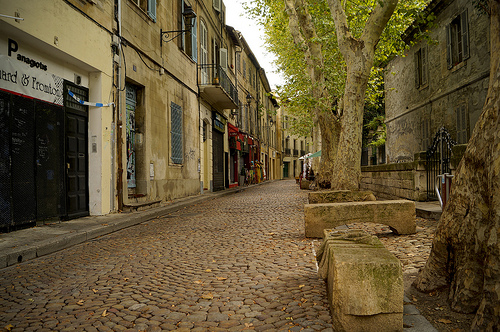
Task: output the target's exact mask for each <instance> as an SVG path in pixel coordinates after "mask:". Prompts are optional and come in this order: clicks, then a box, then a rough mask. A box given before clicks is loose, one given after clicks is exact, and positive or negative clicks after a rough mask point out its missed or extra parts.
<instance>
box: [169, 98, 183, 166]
mask: <svg viewBox="0 0 500 332" xmlns="http://www.w3.org/2000/svg"><path fill="white" fill-rule="evenodd" d="M170 111H171V112H170V113H171V114H170V120H171V128H170V133H171V145H172V157H171V159H172V162H173V163H174V164H182V152H183V149H182V107H181V106H179V105H177V104H176V103H174V102H172V103H171V104H170Z"/></svg>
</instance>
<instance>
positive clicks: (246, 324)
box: [245, 323, 253, 327]
mask: <svg viewBox="0 0 500 332" xmlns="http://www.w3.org/2000/svg"><path fill="white" fill-rule="evenodd" d="M245 326H246V327H250V326H253V324H252V323H245Z"/></svg>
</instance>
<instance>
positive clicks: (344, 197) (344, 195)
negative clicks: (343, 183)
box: [309, 190, 376, 204]
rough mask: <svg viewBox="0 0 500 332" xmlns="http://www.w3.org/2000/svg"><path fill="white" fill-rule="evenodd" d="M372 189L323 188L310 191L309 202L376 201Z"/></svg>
mask: <svg viewBox="0 0 500 332" xmlns="http://www.w3.org/2000/svg"><path fill="white" fill-rule="evenodd" d="M374 200H376V198H375V196H374V195H373V193H372V192H371V191H356V190H322V191H314V192H311V193H309V204H319V203H340V202H359V201H374Z"/></svg>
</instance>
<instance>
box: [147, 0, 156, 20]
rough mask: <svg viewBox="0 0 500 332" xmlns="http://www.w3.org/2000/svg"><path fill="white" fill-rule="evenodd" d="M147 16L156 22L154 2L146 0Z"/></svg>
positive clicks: (153, 0) (154, 0)
mask: <svg viewBox="0 0 500 332" xmlns="http://www.w3.org/2000/svg"><path fill="white" fill-rule="evenodd" d="M148 15H149V17H151V18H152V19H153V22H156V0H148Z"/></svg>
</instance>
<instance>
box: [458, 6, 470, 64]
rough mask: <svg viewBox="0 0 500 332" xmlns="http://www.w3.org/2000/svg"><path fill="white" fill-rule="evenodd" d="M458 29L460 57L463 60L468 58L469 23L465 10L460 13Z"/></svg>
mask: <svg viewBox="0 0 500 332" xmlns="http://www.w3.org/2000/svg"><path fill="white" fill-rule="evenodd" d="M460 29H461V30H462V31H461V32H462V57H463V60H465V59H468V58H469V23H468V19H467V10H465V11H464V12H463V13H462V14H461V15H460Z"/></svg>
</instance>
